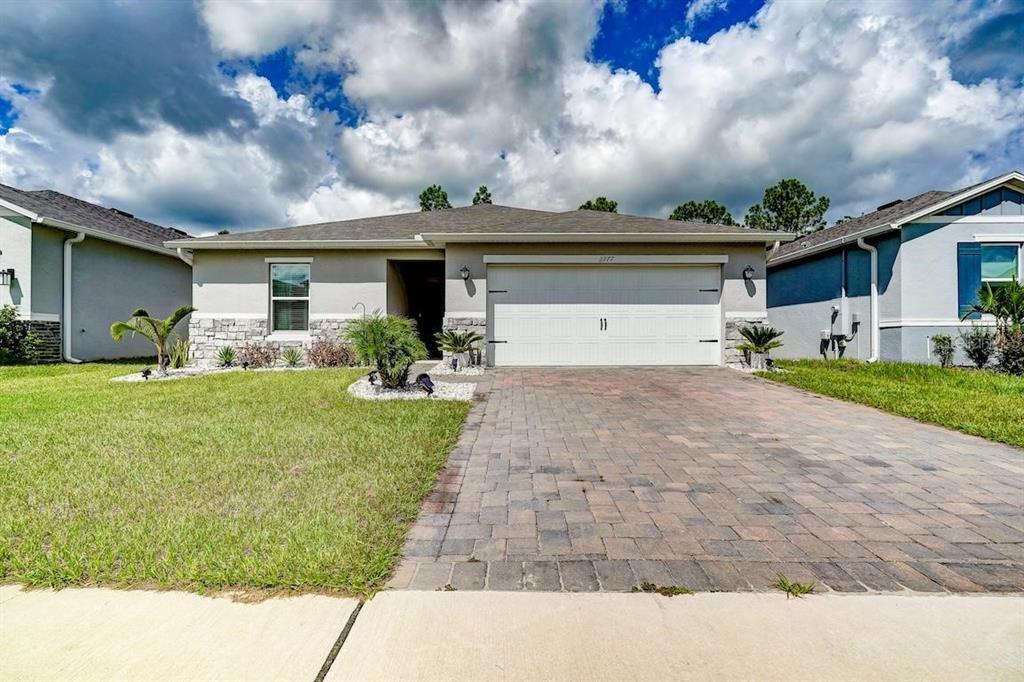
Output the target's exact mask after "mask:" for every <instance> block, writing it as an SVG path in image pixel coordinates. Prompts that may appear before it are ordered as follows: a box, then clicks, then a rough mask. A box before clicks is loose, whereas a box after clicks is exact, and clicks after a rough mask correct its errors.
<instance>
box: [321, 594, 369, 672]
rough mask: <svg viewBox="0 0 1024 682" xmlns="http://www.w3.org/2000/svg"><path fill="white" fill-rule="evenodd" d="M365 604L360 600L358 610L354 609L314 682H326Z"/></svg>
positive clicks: (357, 605)
mask: <svg viewBox="0 0 1024 682" xmlns="http://www.w3.org/2000/svg"><path fill="white" fill-rule="evenodd" d="M363 604H364V602H363V601H362V600H359V603H358V604H356V608H355V609H353V611H352V613H351V615H349V617H348V622H347V623H345V627H344V628H343V629H342V631H341V634H339V635H338V639H337V640H335V642H334V646H332V647H331V651H330V653H328V654H327V659H326V660H325V661H324V664H323V665H322V666H320V672H318V673H317V674H316V679H315V680H313V682H324V678H325V677H327V673H328V671H330V669H331V666H332V665H334V659H336V658H337V657H338V652H340V651H341V647H343V646H344V645H345V640H346V639H348V633H350V632H352V626H353V625H355V624H356V617H358V616H359V612H360V611H361V610H362V608H363Z"/></svg>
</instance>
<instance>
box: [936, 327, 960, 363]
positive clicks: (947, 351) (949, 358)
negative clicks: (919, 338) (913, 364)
mask: <svg viewBox="0 0 1024 682" xmlns="http://www.w3.org/2000/svg"><path fill="white" fill-rule="evenodd" d="M955 351H956V347H955V346H954V345H953V337H952V336H950V335H949V334H935V335H933V336H932V353H934V354H935V357H937V358H938V359H939V364H940V365H942V366H943V367H951V366H952V365H953V353H954V352H955Z"/></svg>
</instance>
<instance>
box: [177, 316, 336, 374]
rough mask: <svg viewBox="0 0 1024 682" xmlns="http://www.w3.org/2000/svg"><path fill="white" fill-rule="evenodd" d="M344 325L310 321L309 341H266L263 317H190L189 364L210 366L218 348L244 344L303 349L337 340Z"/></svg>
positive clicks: (265, 325) (323, 320)
mask: <svg viewBox="0 0 1024 682" xmlns="http://www.w3.org/2000/svg"><path fill="white" fill-rule="evenodd" d="M347 324H348V320H343V319H316V320H310V321H309V338H306V339H274V340H268V339H267V320H266V318H257V319H247V318H228V317H218V318H209V317H201V318H196V317H193V318H191V319H190V320H189V324H188V337H189V343H190V345H191V350H192V363H193V364H195V365H199V366H209V365H214V364H216V363H217V352H218V351H219V350H220V349H221V347H223V346H231V347H232V348H238V347H239V346H241V345H242V344H244V343H247V342H253V343H266V344H267V345H270V346H273V347H275V348H277V349H279V350H280V349H282V348H288V347H290V346H296V347H299V348H304V347H306V346H308V345H309V342H310V341H313V340H317V339H330V340H332V341H337V340H339V339H340V338H341V335H342V332H344V330H345V326H346V325H347Z"/></svg>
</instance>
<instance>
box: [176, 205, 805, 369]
mask: <svg viewBox="0 0 1024 682" xmlns="http://www.w3.org/2000/svg"><path fill="white" fill-rule="evenodd" d="M790 238H791V235H787V234H782V233H777V232H759V231H756V230H747V229H743V228H739V227H727V226H724V225H709V224H703V223H687V222H680V221H674V220H661V219H657V218H644V217H638V216H630V215H622V214H617V213H602V212H597V211H567V212H549V211H535V210H527V209H521V208H512V207H507V206H493V205H490V204H483V205H479V206H467V207H464V208H453V209H447V210H441V211H428V212H419V213H406V214H401V215H390V216H381V217H375V218H363V219H358V220H346V221H341V222H330V223H322V224H318V225H303V226H298V227H287V228H278V229H269V230H260V231H255V232H237V233H233V234H229V235H219V236H214V237H204V238H199V239H180V240H174V241H169V242H168V243H167V246H168V247H172V248H176V249H186V250H189V251H191V253H192V260H193V270H192V275H193V289H192V299H193V304H194V305H195V306H196V307H197V308H198V312H197V313H196V314H194V315H193V316H192V320H191V325H190V330H189V335H190V338H191V342H192V348H193V356H194V357H195V358H196V359H197V360H198V361H199V362H200V363H206V364H209V363H212V362H214V361H215V357H216V353H217V350H218V348H220V347H221V346H227V345H238V344H240V343H244V342H245V341H260V342H268V343H271V344H276V345H279V346H288V345H306V344H309V343H310V342H311V341H312V340H313V339H316V338H318V337H326V338H336V337H337V336H338V335H339V334H340V333H341V331H342V330H343V328H344V327H345V325H346V324H347V323H348V322H349V321H350V320H352V319H355V318H357V317H359V316H361V315H363V314H365V313H371V312H373V311H374V310H380V311H383V312H388V313H392V314H396V315H404V316H408V317H411V318H413V319H414V320H416V322H417V325H418V327H419V330H420V335H421V337H422V338H423V340H424V342H425V343H426V344H427V347H428V349H429V350H431V351H432V352H433V354H435V355H436V349H435V348H434V338H433V337H434V334H435V333H436V332H437V331H439V330H441V329H442V328H444V329H473V330H476V331H478V332H479V333H481V334H482V335H484V337H485V339H486V354H485V355H486V361H487V363H488V364H489V365H493V366H523V365H720V364H723V363H727V362H728V363H732V362H738V361H739V354H738V353H737V352H736V351H735V349H734V346H735V344H736V342H737V338H738V334H737V332H736V329H737V327H738V326H739V325H740V324H743V323H746V322H763V321H764V320H765V317H766V310H765V259H766V249H768V248H772V247H774V246H777V245H778V243H779V242H780V241H785V240H788V239H790Z"/></svg>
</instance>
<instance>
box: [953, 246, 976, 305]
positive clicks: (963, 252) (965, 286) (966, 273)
mask: <svg viewBox="0 0 1024 682" xmlns="http://www.w3.org/2000/svg"><path fill="white" fill-rule="evenodd" d="M956 274H957V293H958V299H959V300H958V301H957V302H958V304H959V308H958V313H957V317H960V318H962V317H963V316H964V315H966V314H967V313H968V312H970V310H971V306H973V305H974V303H975V301H976V300H977V298H978V289H980V288H981V244H979V243H978V242H960V243H958V244H957V245H956ZM970 317H971V319H978V318H979V317H981V315H980V314H978V313H972V314H971V316H970Z"/></svg>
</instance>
